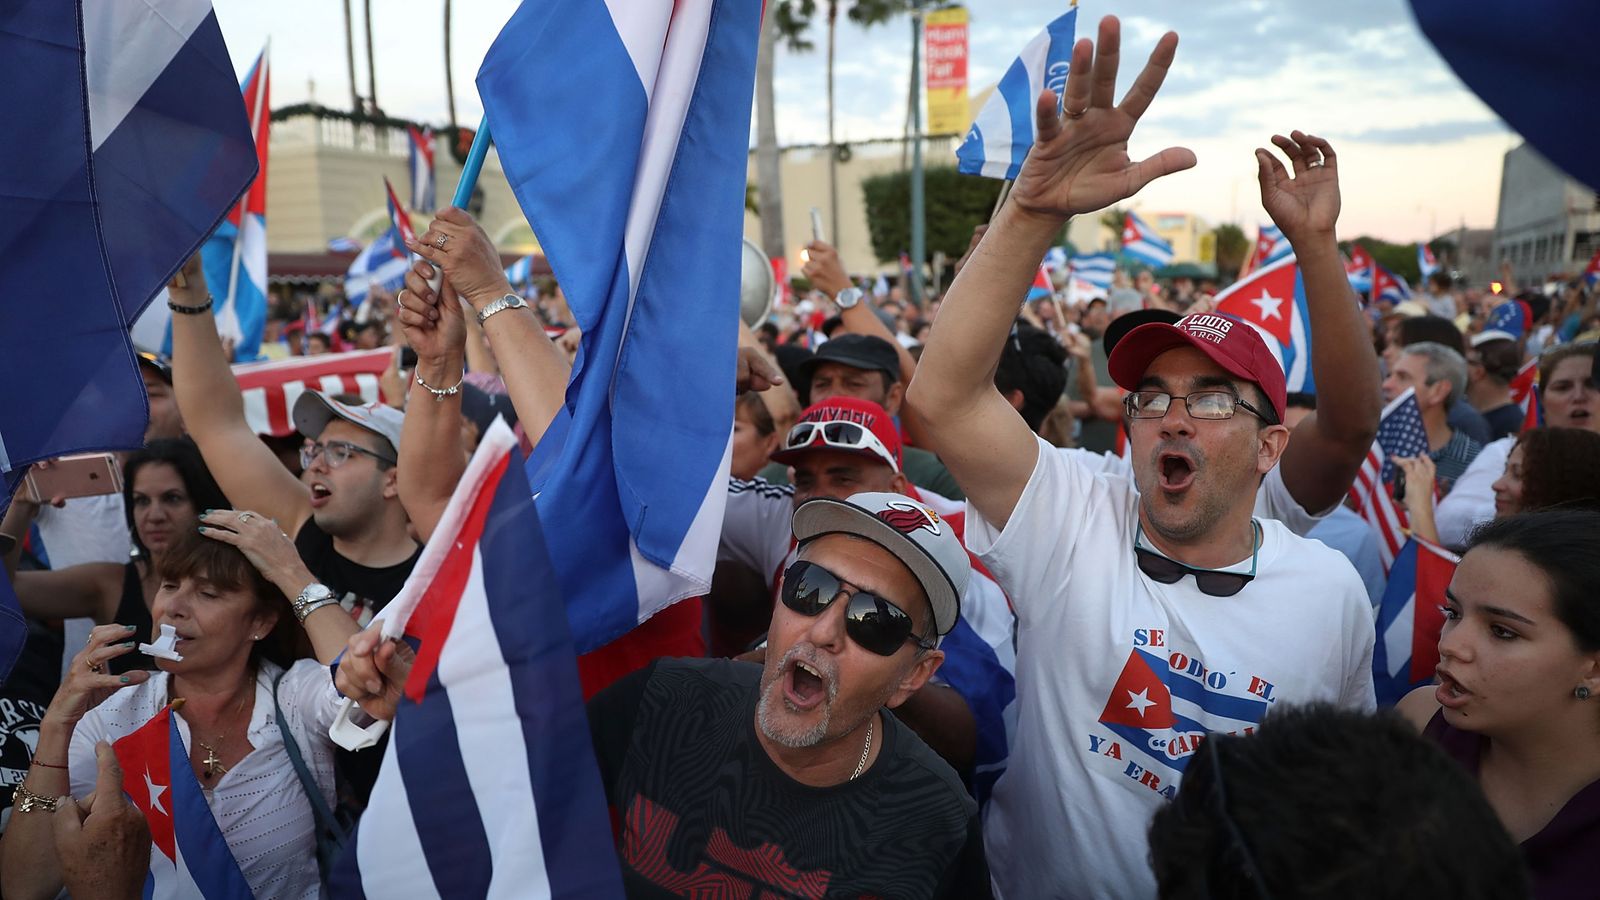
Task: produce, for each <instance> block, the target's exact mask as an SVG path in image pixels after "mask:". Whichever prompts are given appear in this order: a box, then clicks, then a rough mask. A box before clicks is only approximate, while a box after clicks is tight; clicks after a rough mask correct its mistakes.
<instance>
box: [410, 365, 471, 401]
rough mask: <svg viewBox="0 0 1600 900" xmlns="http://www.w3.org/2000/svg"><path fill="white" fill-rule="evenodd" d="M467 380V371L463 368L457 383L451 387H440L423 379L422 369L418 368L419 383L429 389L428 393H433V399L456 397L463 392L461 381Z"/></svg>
mask: <svg viewBox="0 0 1600 900" xmlns="http://www.w3.org/2000/svg"><path fill="white" fill-rule="evenodd" d="M466 380H467V373H466V370H465V369H463V370H462V372H461V377H460V378H457V379H456V383H455V384H453V385H451V386H450V387H447V388H443V389H440V388H436V387H434V386H432V385H430V384H428V383H427V382H426V381H423V380H422V370H421V369H420V368H419V369H418V370H417V384H420V385H422V386H423V387H424V388H425V389H427V391H428V393H430V394H432V395H433V399H435V400H443V399H444V398H446V397H454V396H455V395H456V394H459V393H461V383H462V382H464V381H466Z"/></svg>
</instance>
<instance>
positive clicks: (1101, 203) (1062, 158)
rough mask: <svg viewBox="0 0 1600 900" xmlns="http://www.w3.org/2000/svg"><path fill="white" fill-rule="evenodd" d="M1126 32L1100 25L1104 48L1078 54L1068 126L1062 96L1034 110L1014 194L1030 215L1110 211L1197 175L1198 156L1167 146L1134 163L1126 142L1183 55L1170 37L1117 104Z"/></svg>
mask: <svg viewBox="0 0 1600 900" xmlns="http://www.w3.org/2000/svg"><path fill="white" fill-rule="evenodd" d="M1121 41H1122V38H1121V25H1120V23H1118V21H1117V19H1116V17H1114V16H1106V17H1105V18H1104V19H1102V20H1101V21H1100V37H1099V41H1098V45H1096V44H1095V43H1091V42H1090V41H1089V40H1088V39H1087V38H1085V39H1083V40H1081V41H1079V42H1078V43H1077V44H1076V45H1074V46H1073V48H1072V63H1071V66H1070V68H1069V69H1068V75H1067V83H1066V87H1065V89H1064V90H1063V98H1064V99H1063V100H1062V103H1061V106H1062V109H1063V110H1064V112H1065V119H1063V117H1062V116H1061V115H1058V114H1057V112H1056V107H1057V102H1056V96H1055V94H1054V93H1053V92H1052V91H1049V90H1046V91H1045V92H1044V93H1043V94H1041V95H1040V96H1039V98H1038V103H1037V105H1036V106H1035V109H1034V129H1035V130H1034V144H1033V149H1032V151H1030V152H1029V154H1028V158H1027V160H1026V161H1025V162H1024V163H1023V164H1022V170H1021V171H1020V172H1019V173H1018V174H1017V181H1016V184H1015V185H1014V186H1013V188H1012V190H1011V199H1012V202H1014V203H1016V204H1017V206H1019V207H1020V208H1022V209H1024V210H1027V211H1028V212H1032V213H1037V214H1043V215H1050V216H1074V215H1081V214H1083V213H1088V212H1094V211H1095V210H1098V209H1104V208H1105V207H1108V206H1111V205H1112V204H1114V203H1118V202H1121V201H1123V200H1126V199H1127V198H1129V197H1131V196H1133V195H1134V194H1136V193H1138V192H1139V190H1140V189H1142V188H1143V187H1144V186H1145V185H1147V184H1149V183H1150V182H1152V181H1154V180H1155V179H1157V178H1160V177H1161V176H1163V175H1170V174H1171V173H1173V172H1179V171H1182V170H1184V169H1187V168H1191V167H1192V166H1194V164H1195V157H1194V153H1193V151H1190V150H1188V149H1186V148H1183V147H1169V148H1167V149H1166V150H1163V151H1161V152H1160V153H1157V154H1156V155H1154V156H1152V157H1150V158H1149V159H1145V160H1142V161H1140V162H1134V161H1133V160H1132V158H1130V157H1129V156H1128V138H1129V137H1131V136H1132V135H1133V130H1134V126H1135V125H1136V124H1138V121H1139V117H1140V116H1142V115H1144V112H1145V110H1147V109H1148V108H1149V107H1150V102H1151V101H1152V100H1154V99H1155V96H1156V92H1157V91H1158V90H1160V88H1161V83H1162V81H1164V80H1165V79H1166V76H1167V70H1168V69H1169V68H1170V67H1171V65H1172V59H1173V56H1174V55H1175V54H1176V53H1177V49H1178V36H1177V35H1176V34H1174V33H1171V32H1168V33H1167V34H1166V35H1164V36H1163V37H1162V38H1161V40H1160V41H1159V42H1157V43H1156V48H1155V50H1153V51H1152V52H1151V54H1150V60H1149V62H1147V63H1146V64H1145V67H1144V71H1142V72H1140V73H1139V77H1138V78H1137V79H1136V80H1135V81H1134V83H1133V86H1132V87H1131V88H1129V89H1128V93H1127V96H1125V97H1124V98H1123V100H1122V103H1121V105H1114V102H1113V101H1114V100H1115V99H1116V86H1117V66H1118V62H1119V52H1120V45H1121Z"/></svg>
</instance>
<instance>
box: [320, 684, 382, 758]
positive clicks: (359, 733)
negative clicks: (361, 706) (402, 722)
mask: <svg viewBox="0 0 1600 900" xmlns="http://www.w3.org/2000/svg"><path fill="white" fill-rule="evenodd" d="M355 706H356V702H355V701H354V700H351V699H350V698H349V697H346V698H344V702H343V703H341V704H339V715H337V716H335V717H334V720H333V725H332V726H330V727H329V728H328V737H330V738H332V739H333V742H334V743H335V744H338V745H339V746H341V747H343V748H344V749H346V750H365V749H367V748H368V747H372V746H375V745H376V744H377V743H378V739H379V738H381V737H383V733H384V732H385V731H388V730H389V723H388V722H385V721H384V720H382V719H375V720H374V721H373V722H372V724H371V725H357V724H356V723H355V721H354V720H352V719H351V717H350V716H351V712H352V710H354V709H355Z"/></svg>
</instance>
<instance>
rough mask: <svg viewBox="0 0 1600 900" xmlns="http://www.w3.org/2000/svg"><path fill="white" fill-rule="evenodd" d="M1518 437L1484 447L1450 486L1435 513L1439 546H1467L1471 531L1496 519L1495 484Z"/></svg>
mask: <svg viewBox="0 0 1600 900" xmlns="http://www.w3.org/2000/svg"><path fill="white" fill-rule="evenodd" d="M1517 437H1518V435H1515V434H1508V435H1506V436H1505V437H1503V438H1501V439H1499V440H1497V441H1490V442H1489V443H1487V444H1484V445H1483V449H1482V450H1479V451H1478V455H1477V456H1475V457H1473V459H1472V463H1471V465H1469V466H1467V470H1466V471H1465V472H1462V473H1461V477H1460V478H1457V479H1456V483H1455V484H1454V485H1452V486H1451V487H1450V493H1448V494H1445V495H1444V499H1443V500H1440V501H1439V506H1438V508H1437V509H1435V510H1434V511H1433V520H1434V525H1436V526H1437V527H1438V529H1439V543H1441V544H1444V545H1445V546H1446V547H1450V548H1451V549H1457V548H1460V547H1464V546H1466V544H1467V536H1468V535H1470V534H1472V529H1474V528H1477V527H1478V526H1479V525H1482V524H1483V523H1485V522H1487V521H1489V520H1490V519H1493V518H1494V483H1495V482H1496V481H1499V480H1500V476H1501V475H1503V474H1505V471H1506V460H1507V459H1510V458H1511V448H1512V447H1513V446H1514V445H1515V444H1516V443H1517Z"/></svg>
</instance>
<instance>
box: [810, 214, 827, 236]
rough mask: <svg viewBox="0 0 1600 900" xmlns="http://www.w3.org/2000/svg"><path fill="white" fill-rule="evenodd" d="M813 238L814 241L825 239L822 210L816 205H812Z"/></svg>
mask: <svg viewBox="0 0 1600 900" xmlns="http://www.w3.org/2000/svg"><path fill="white" fill-rule="evenodd" d="M811 239H812V240H813V241H820V240H824V238H823V237H822V210H820V209H817V208H816V207H815V206H813V207H811Z"/></svg>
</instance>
